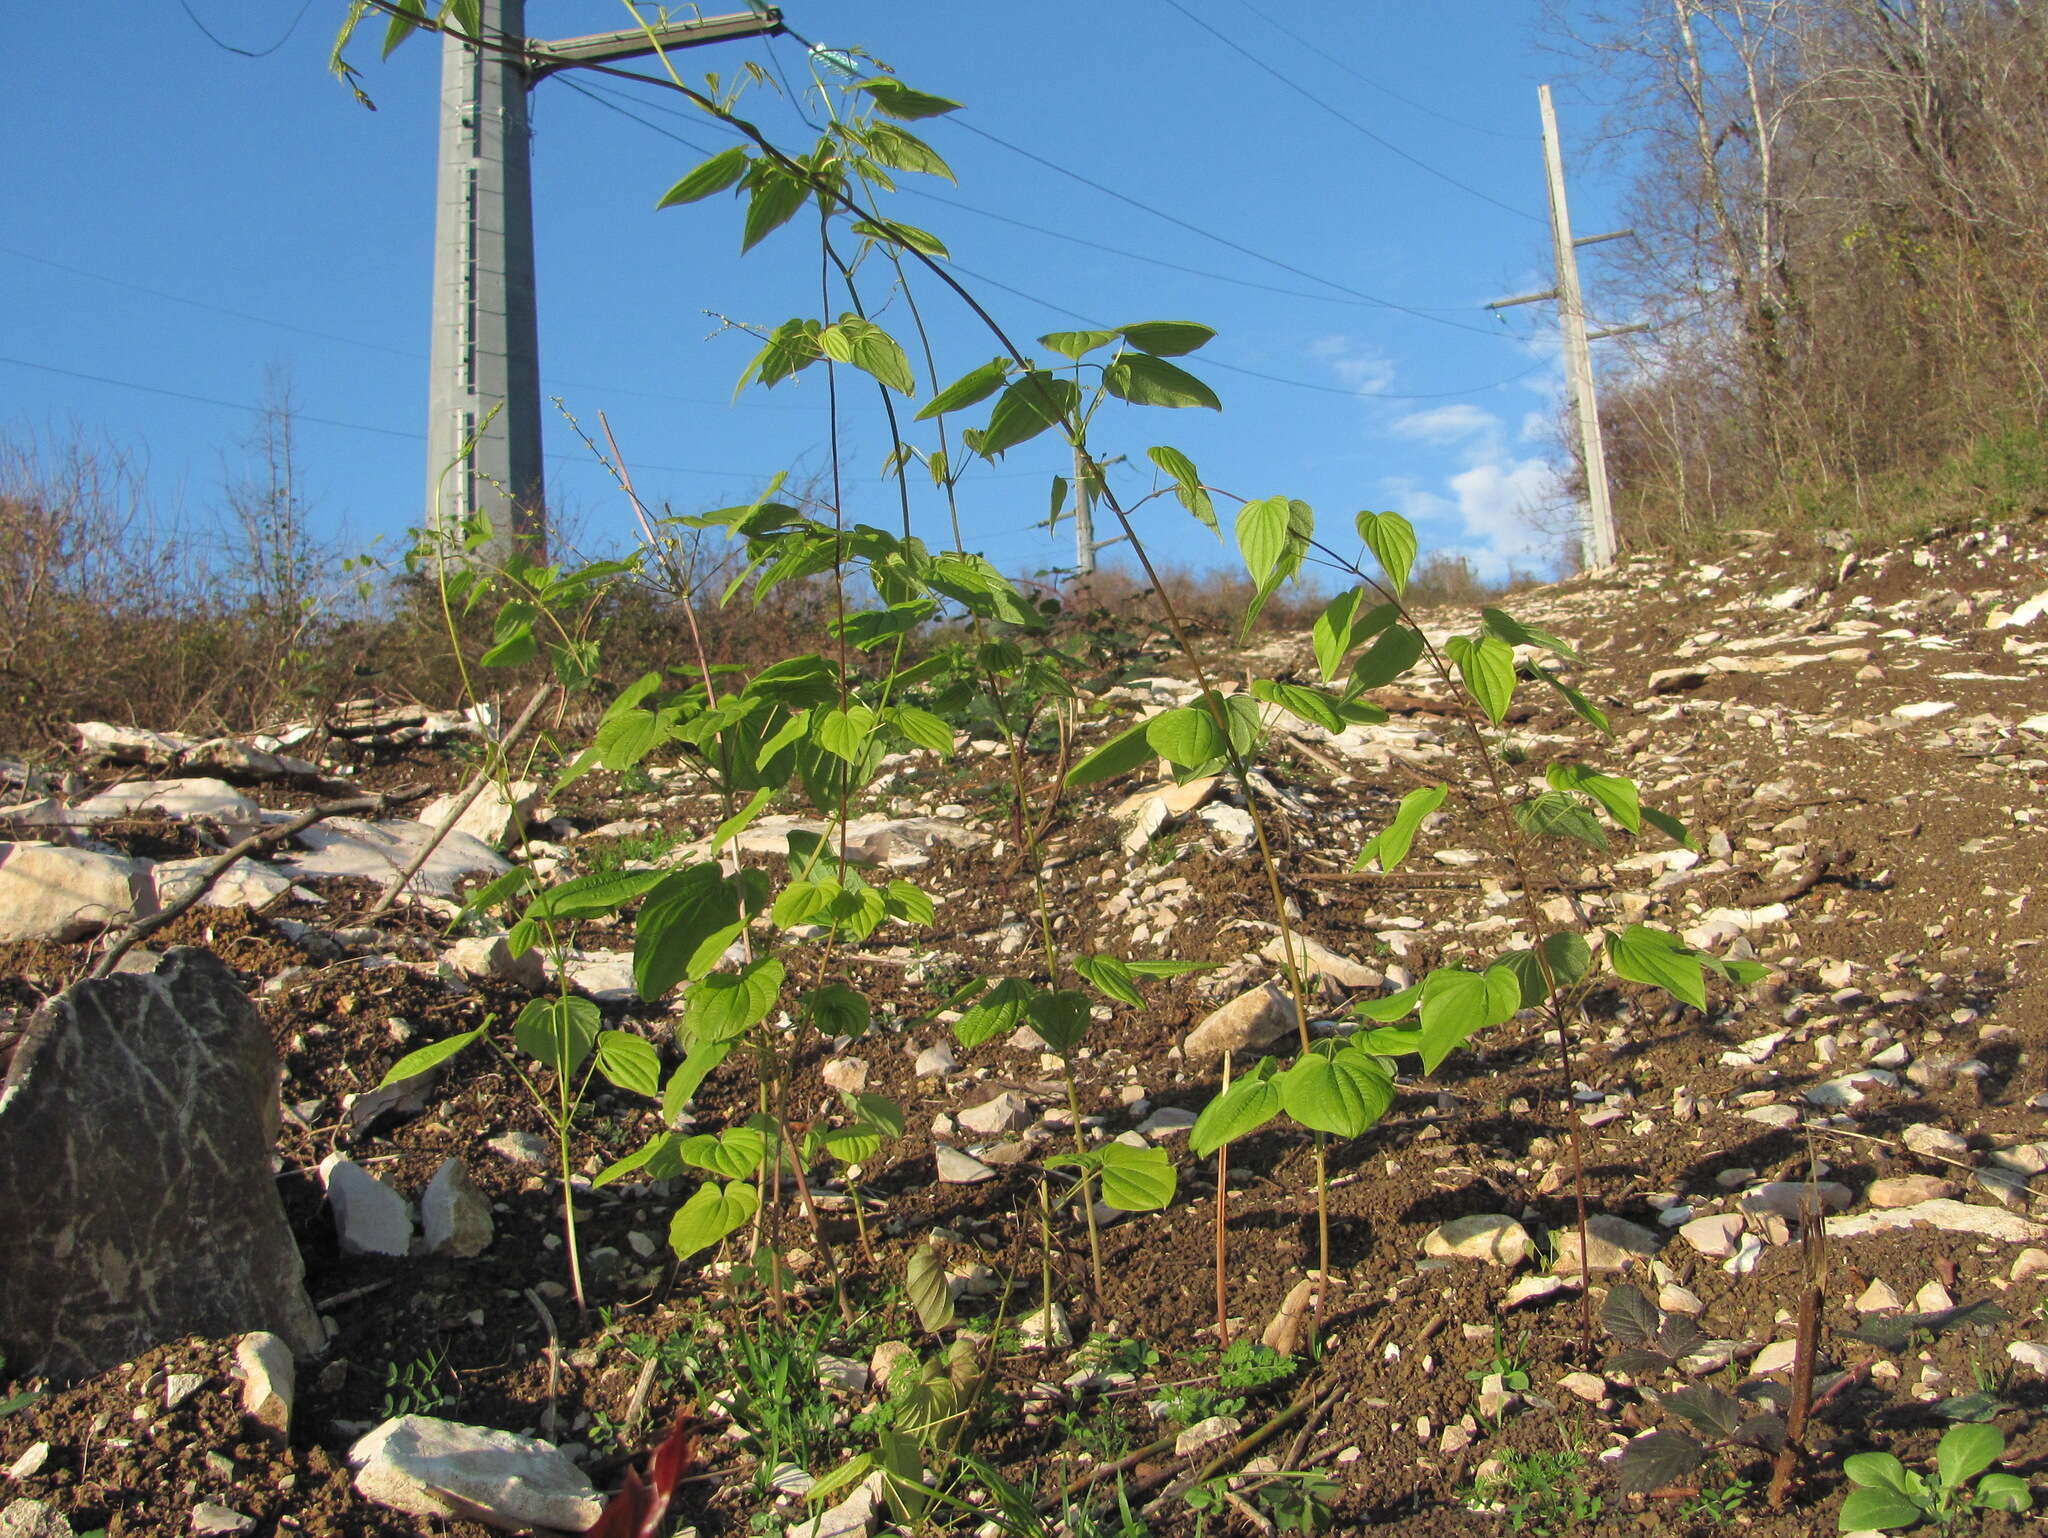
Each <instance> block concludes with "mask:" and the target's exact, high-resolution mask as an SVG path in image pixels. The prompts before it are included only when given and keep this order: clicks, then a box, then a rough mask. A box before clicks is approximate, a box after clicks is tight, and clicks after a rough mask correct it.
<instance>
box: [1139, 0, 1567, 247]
mask: <svg viewBox="0 0 2048 1538" xmlns="http://www.w3.org/2000/svg"><path fill="white" fill-rule="evenodd" d="M1161 3H1162V4H1163V5H1165V6H1167V7H1168V8H1169V9H1171V10H1175V11H1178V12H1179V13H1180V14H1181V16H1183V17H1184V18H1185V19H1186V20H1188V21H1189V22H1192V23H1193V24H1194V25H1195V26H1198V27H1200V28H1201V29H1202V30H1203V31H1204V32H1206V33H1208V34H1209V35H1210V36H1211V37H1213V38H1215V39H1216V41H1217V42H1219V43H1221V44H1222V45H1223V46H1224V47H1225V48H1228V49H1229V50H1230V51H1231V52H1232V53H1234V54H1237V55H1238V56H1239V57H1241V58H1243V59H1245V60H1247V61H1249V62H1250V63H1252V64H1255V65H1257V66H1258V67H1259V68H1260V69H1262V70H1264V71H1265V72H1266V73H1267V74H1269V75H1271V76H1272V77H1273V78H1274V79H1275V80H1277V81H1279V82H1280V83H1281V84H1282V85H1284V86H1286V87H1287V89H1288V90H1290V91H1293V92H1294V93H1295V94H1296V95H1298V96H1301V97H1304V98H1306V99H1307V100H1309V101H1311V102H1313V103H1315V105H1316V106H1318V107H1321V108H1322V109H1323V111H1325V112H1327V113H1329V114H1330V116H1331V117H1333V118H1335V119H1336V120H1337V121H1338V122H1340V123H1342V124H1344V125H1345V126H1346V127H1347V128H1351V129H1354V130H1355V131H1357V132H1358V133H1361V134H1363V135H1364V136H1365V137H1366V138H1368V139H1370V140H1372V142H1373V143H1375V144H1377V145H1378V146H1379V147H1380V148H1381V149H1383V150H1385V151H1386V152H1387V153H1388V154H1390V155H1396V156H1399V157H1400V158H1401V159H1402V160H1405V161H1407V162H1408V163H1409V164H1410V165H1412V166H1414V167H1416V168H1417V169H1418V170H1422V171H1426V172H1428V173H1429V174H1430V175H1431V176H1434V177H1435V178H1436V179H1437V180H1438V181H1440V182H1443V183H1445V184H1447V185H1449V186H1452V187H1455V188H1457V189H1458V190H1459V191H1460V192H1463V193H1467V194H1469V195H1470V196H1472V197H1475V198H1477V199H1479V200H1480V202H1482V203H1491V204H1492V205H1493V206H1494V207H1495V208H1498V209H1503V210H1505V211H1506V212H1508V213H1511V214H1513V215H1514V216H1515V217H1516V218H1518V219H1527V220H1529V221H1530V222H1531V223H1534V224H1541V223H1543V218H1542V216H1541V215H1538V214H1532V213H1530V212H1529V211H1528V210H1527V209H1521V208H1517V207H1515V206H1514V204H1512V203H1503V202H1502V201H1501V200H1500V199H1499V198H1497V197H1494V196H1493V195H1492V194H1491V193H1485V192H1481V191H1480V190H1479V189H1478V188H1477V187H1474V186H1472V185H1471V184H1470V183H1469V182H1461V181H1459V180H1458V178H1457V177H1455V176H1453V175H1451V173H1450V172H1448V171H1442V170H1439V169H1438V168H1437V167H1435V166H1433V165H1431V164H1430V163H1429V162H1428V161H1426V160H1424V159H1423V158H1422V157H1421V156H1419V155H1411V154H1410V153H1409V152H1408V151H1407V150H1404V149H1402V148H1401V146H1400V145H1398V144H1396V143H1394V141H1393V140H1391V139H1389V138H1387V137H1385V136H1384V135H1382V134H1376V133H1374V132H1373V131H1372V130H1371V129H1370V128H1367V127H1366V126H1365V124H1363V123H1361V122H1359V121H1358V120H1357V119H1356V118H1354V117H1350V116H1348V115H1346V114H1345V113H1343V112H1341V111H1339V110H1338V109H1337V108H1335V107H1333V106H1331V105H1330V104H1329V103H1328V102H1326V101H1324V100H1323V99H1322V97H1320V96H1318V95H1316V94H1315V92H1313V91H1311V90H1310V89H1309V88H1308V87H1307V86H1305V85H1303V84H1302V83H1301V82H1300V81H1298V80H1296V79H1294V77H1293V76H1291V75H1288V74H1286V73H1285V72H1284V71H1281V70H1277V69H1275V68H1274V67H1273V66H1272V65H1270V64H1268V63H1267V62H1266V61H1265V60H1264V59H1262V58H1260V57H1259V56H1258V55H1257V54H1255V53H1253V52H1252V51H1251V50H1250V49H1249V48H1246V47H1245V46H1244V45H1243V44H1242V43H1239V42H1238V41H1236V40H1235V39H1234V38H1231V37H1228V36H1226V35H1225V34H1224V33H1222V32H1219V31H1218V30H1217V29H1216V28H1214V27H1212V26H1210V25H1209V23H1208V22H1206V21H1204V20H1202V18H1201V17H1199V16H1197V15H1196V14H1195V13H1194V12H1193V11H1190V10H1189V9H1188V8H1187V7H1186V6H1184V5H1182V4H1181V3H1180V0H1161Z"/></svg>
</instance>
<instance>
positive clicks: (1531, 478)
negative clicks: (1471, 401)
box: [1386, 406, 1563, 578]
mask: <svg viewBox="0 0 2048 1538" xmlns="http://www.w3.org/2000/svg"><path fill="white" fill-rule="evenodd" d="M1418 418H1426V419H1432V420H1428V421H1418ZM1482 418H1483V419H1484V420H1480V419H1482ZM1404 421H1406V422H1408V423H1410V424H1412V425H1410V426H1409V427H1408V428H1407V429H1406V435H1407V436H1409V437H1414V438H1418V439H1420V440H1421V441H1424V442H1446V441H1450V442H1461V443H1462V444H1463V449H1462V451H1461V457H1462V458H1463V459H1464V460H1465V468H1463V469H1461V470H1458V471H1456V472H1455V473H1453V474H1451V475H1449V476H1447V477H1446V478H1445V480H1444V481H1443V483H1442V487H1441V489H1437V488H1435V487H1431V486H1427V485H1423V484H1420V483H1418V482H1417V481H1416V480H1415V479H1414V478H1412V477H1403V478H1399V479H1392V480H1389V481H1388V482H1386V491H1387V493H1388V496H1389V499H1390V502H1391V504H1392V505H1393V506H1394V507H1395V508H1397V509H1398V510H1399V511H1400V512H1402V513H1404V514H1405V515H1406V516H1407V517H1408V518H1409V519H1410V520H1411V521H1413V522H1414V523H1416V524H1418V525H1421V526H1422V528H1421V533H1422V545H1423V551H1424V554H1425V555H1426V554H1427V553H1429V552H1430V551H1433V550H1443V551H1444V552H1446V553H1447V554H1452V555H1463V556H1464V557H1465V558H1466V559H1467V560H1468V561H1470V562H1471V563H1472V566H1473V568H1474V569H1475V570H1477V571H1478V572H1479V573H1480V574H1481V575H1482V576H1485V577H1491V578H1498V577H1505V576H1506V575H1507V573H1508V569H1509V568H1510V567H1513V568H1515V569H1517V570H1520V571H1528V570H1530V569H1532V568H1543V569H1547V568H1548V567H1549V566H1550V565H1551V564H1552V561H1553V559H1554V557H1555V555H1556V553H1557V544H1558V533H1557V531H1556V528H1555V524H1556V523H1557V521H1558V520H1557V512H1558V506H1559V501H1560V498H1561V497H1562V495H1563V484H1562V482H1561V480H1560V478H1559V476H1558V473H1557V469H1556V467H1555V466H1553V465H1552V464H1551V463H1550V462H1549V461H1548V460H1547V459H1544V458H1541V457H1536V456H1526V455H1520V454H1515V453H1512V452H1509V451H1508V449H1507V448H1506V445H1505V443H1504V441H1503V436H1502V434H1501V432H1500V431H1499V429H1500V426H1501V424H1500V422H1499V420H1498V419H1497V418H1494V417H1493V416H1492V415H1491V414H1490V413H1488V412H1485V411H1481V410H1479V409H1478V408H1476V407H1469V406H1467V407H1439V408H1437V409H1436V410H1434V411H1430V412H1423V413H1418V414H1417V418H1407V419H1404ZM1396 427H1397V429H1399V428H1400V427H1401V424H1398V423H1397V424H1396ZM1454 428H1460V429H1462V430H1461V431H1459V432H1458V433H1457V434H1456V435H1455V436H1452V433H1453V429H1454ZM1539 519H1540V520H1541V522H1542V524H1544V525H1545V527H1538V520H1539Z"/></svg>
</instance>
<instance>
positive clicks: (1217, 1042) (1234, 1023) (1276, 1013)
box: [1181, 983, 1295, 1060]
mask: <svg viewBox="0 0 2048 1538" xmlns="http://www.w3.org/2000/svg"><path fill="white" fill-rule="evenodd" d="M1294 1028H1295V1027H1294V1000H1293V999H1292V998H1291V997H1290V996H1289V994H1288V992H1287V990H1286V989H1285V988H1283V987H1281V986H1280V984H1278V983H1266V984H1264V985H1263V986H1261V987H1258V988H1254V989H1252V990H1251V991H1250V992H1249V993H1241V994H1239V995H1238V996H1237V997H1236V998H1234V999H1232V1000H1231V1001H1230V1002H1229V1003H1227V1004H1225V1005H1223V1006H1222V1007H1221V1008H1220V1009H1217V1010H1214V1011H1212V1012H1211V1013H1210V1014H1209V1016H1208V1017H1207V1018H1206V1019H1204V1020H1203V1021H1202V1023H1201V1024H1200V1025H1198V1026H1196V1027H1195V1028H1194V1029H1193V1030H1192V1031H1190V1032H1188V1036H1187V1040H1186V1041H1184V1042H1182V1043H1181V1051H1182V1052H1184V1053H1185V1054H1186V1055H1187V1056H1188V1058H1189V1059H1190V1060H1193V1059H1199V1058H1205V1057H1221V1056H1222V1055H1223V1054H1224V1053H1225V1052H1235V1053H1247V1052H1263V1051H1264V1050H1265V1049H1266V1048H1268V1047H1270V1046H1272V1045H1273V1044H1274V1043H1275V1042H1277V1041H1279V1040H1281V1039H1282V1038H1283V1037H1285V1036H1286V1035H1287V1034H1288V1033H1289V1032H1290V1031H1292V1030H1293V1029H1294Z"/></svg>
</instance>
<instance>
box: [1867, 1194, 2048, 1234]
mask: <svg viewBox="0 0 2048 1538" xmlns="http://www.w3.org/2000/svg"><path fill="white" fill-rule="evenodd" d="M1918 1223H1925V1224H1927V1225H1929V1226H1930V1227H1933V1228H1938V1229H1941V1230H1942V1231H1944V1232H1946V1233H1952V1234H1976V1235H1977V1236H1978V1237H1980V1238H1984V1239H1997V1240H2002V1241H2004V1242H2006V1243H2008V1244H2021V1243H2027V1242H2032V1241H2038V1240H2041V1239H2044V1238H2048V1223H2036V1222H2034V1221H2033V1220H2032V1219H2029V1218H2023V1217H2021V1216H2020V1215H2019V1214H2018V1213H2016V1212H2007V1211H2006V1210H2005V1209H2004V1208H2002V1207H1979V1206H1976V1205H1974V1204H1973V1203H1970V1202H1959V1201H1953V1200H1950V1199H1948V1198H1946V1197H1943V1198H1938V1199H1936V1200H1934V1201H1931V1202H1916V1203H1915V1204H1914V1205H1913V1206H1910V1207H1893V1208H1891V1209H1889V1210H1887V1211H1882V1212H1856V1213H1851V1214H1849V1215H1848V1216H1846V1217H1834V1218H1829V1219H1828V1221H1827V1232H1828V1237H1829V1238H1830V1239H1860V1238H1862V1237H1863V1236H1864V1235H1865V1234H1881V1233H1887V1232H1890V1231H1892V1230H1894V1229H1902V1228H1911V1227H1913V1226H1914V1225H1915V1224H1918Z"/></svg>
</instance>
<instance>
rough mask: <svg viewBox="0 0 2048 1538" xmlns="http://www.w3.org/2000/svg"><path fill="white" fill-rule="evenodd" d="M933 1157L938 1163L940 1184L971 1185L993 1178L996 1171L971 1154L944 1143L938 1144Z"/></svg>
mask: <svg viewBox="0 0 2048 1538" xmlns="http://www.w3.org/2000/svg"><path fill="white" fill-rule="evenodd" d="M934 1158H935V1159H936V1161H937V1164H938V1168H939V1183H940V1184H941V1185H949V1186H971V1185H977V1184H979V1183H980V1182H981V1181H984V1180H993V1179H994V1178H995V1173H996V1172H995V1171H994V1170H992V1169H990V1168H989V1167H988V1166H987V1165H986V1164H983V1163H982V1162H981V1160H979V1159H977V1158H975V1157H974V1155H973V1154H970V1153H963V1152H961V1151H960V1150H959V1149H957V1148H952V1147H949V1146H947V1145H946V1144H944V1143H941V1144H939V1145H938V1148H937V1150H936V1153H935V1154H934Z"/></svg>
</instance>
